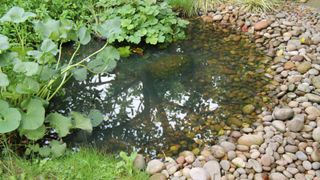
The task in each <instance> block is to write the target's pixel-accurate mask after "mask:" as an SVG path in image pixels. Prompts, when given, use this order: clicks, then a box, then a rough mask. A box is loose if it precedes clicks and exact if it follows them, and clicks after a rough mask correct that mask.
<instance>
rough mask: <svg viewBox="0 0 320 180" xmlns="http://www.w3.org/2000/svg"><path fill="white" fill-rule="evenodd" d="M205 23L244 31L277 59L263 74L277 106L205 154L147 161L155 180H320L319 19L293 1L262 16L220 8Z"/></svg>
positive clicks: (226, 134) (224, 136)
mask: <svg viewBox="0 0 320 180" xmlns="http://www.w3.org/2000/svg"><path fill="white" fill-rule="evenodd" d="M202 18H203V20H204V21H206V22H208V23H213V25H214V26H221V25H222V26H225V27H230V26H232V27H234V28H236V29H238V30H239V32H242V33H243V34H246V35H248V36H249V37H251V38H252V40H253V41H254V42H255V43H256V45H257V47H258V49H261V50H263V51H265V52H266V54H267V55H268V56H269V57H271V58H273V62H272V64H271V66H270V68H269V69H267V73H266V74H265V76H266V77H268V78H270V80H271V83H270V85H269V89H270V90H269V92H268V96H270V98H272V103H271V104H269V106H268V107H264V108H262V113H260V115H259V119H257V121H256V122H255V123H253V125H251V126H250V127H243V128H242V129H239V130H236V131H228V130H227V131H225V134H224V135H223V136H220V137H219V140H218V141H217V142H216V145H214V146H208V147H205V148H204V149H203V150H202V151H201V152H200V154H199V155H195V154H194V153H193V152H191V151H184V152H182V153H181V154H180V156H179V157H178V158H177V159H172V158H169V157H167V158H165V159H164V160H158V159H155V160H151V161H149V163H148V165H147V168H146V171H147V172H149V173H150V174H152V176H151V179H153V180H156V179H159V180H160V179H166V178H170V179H189V178H191V179H196V180H202V179H271V180H272V179H277V180H282V179H283V180H285V179H299V180H300V179H320V170H319V169H320V162H319V161H320V149H319V142H320V117H319V116H320V109H319V107H320V106H319V103H320V76H319V71H320V24H319V14H318V13H317V12H316V11H315V10H311V9H310V8H307V7H304V6H300V5H299V4H290V3H288V4H287V5H286V6H285V7H283V9H281V10H279V11H277V12H274V13H269V14H266V13H261V14H259V15H257V14H251V13H246V12H242V11H241V10H240V9H239V8H238V7H234V6H225V5H221V6H220V7H218V8H217V10H216V11H214V12H212V13H210V14H209V15H208V16H203V17H202ZM139 158H141V157H140V156H139ZM138 160H139V159H138ZM138 160H137V161H138Z"/></svg>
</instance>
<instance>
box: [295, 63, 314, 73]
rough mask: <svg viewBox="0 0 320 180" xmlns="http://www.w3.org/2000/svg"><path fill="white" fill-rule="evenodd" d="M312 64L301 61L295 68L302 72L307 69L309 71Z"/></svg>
mask: <svg viewBox="0 0 320 180" xmlns="http://www.w3.org/2000/svg"><path fill="white" fill-rule="evenodd" d="M311 66H312V64H311V63H310V62H303V63H300V64H298V65H297V70H298V71H299V72H300V73H301V74H304V73H306V72H307V71H309V69H310V68H311Z"/></svg>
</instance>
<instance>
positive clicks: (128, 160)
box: [117, 151, 138, 176]
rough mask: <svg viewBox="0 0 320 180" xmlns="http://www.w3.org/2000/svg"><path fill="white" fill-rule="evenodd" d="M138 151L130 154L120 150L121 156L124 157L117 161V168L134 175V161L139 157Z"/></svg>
mask: <svg viewBox="0 0 320 180" xmlns="http://www.w3.org/2000/svg"><path fill="white" fill-rule="evenodd" d="M137 155H138V154H137V152H132V153H131V154H130V155H129V156H128V155H127V153H125V152H122V151H121V152H120V154H119V156H120V157H121V158H122V161H120V162H118V163H117V169H118V170H119V171H124V172H127V173H128V174H129V175H130V176H132V175H133V171H134V168H133V162H134V160H135V158H136V157H137Z"/></svg>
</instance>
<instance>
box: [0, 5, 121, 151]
mask: <svg viewBox="0 0 320 180" xmlns="http://www.w3.org/2000/svg"><path fill="white" fill-rule="evenodd" d="M34 17H35V14H34V13H31V12H25V11H24V9H22V8H20V7H13V8H11V9H10V10H9V11H8V12H7V13H6V14H5V15H4V16H3V17H2V18H1V22H2V23H7V24H9V25H11V26H12V27H15V28H14V29H15V33H16V34H17V37H18V38H19V42H20V43H10V39H9V38H8V37H7V36H5V35H0V38H1V39H2V40H3V41H1V44H0V48H1V52H0V89H1V91H0V99H1V100H0V125H1V127H0V133H1V134H3V133H10V132H14V131H16V130H18V132H19V134H20V136H21V137H26V138H27V139H29V140H31V141H36V140H39V139H41V138H43V137H44V135H45V134H46V132H47V131H48V130H49V129H54V130H55V131H56V132H57V134H58V135H59V137H65V136H66V135H68V134H69V133H70V131H71V130H72V129H83V130H86V131H89V132H91V131H92V128H93V127H95V126H97V125H99V124H100V123H101V122H102V121H103V115H102V114H101V113H100V112H98V111H97V110H92V111H91V112H90V113H89V115H88V116H87V115H83V114H80V113H78V112H71V113H70V115H69V116H64V115H62V114H58V113H50V114H48V115H47V116H46V112H45V106H46V105H47V104H48V102H49V101H50V100H51V99H52V98H53V97H54V96H55V95H56V94H57V93H59V91H60V89H61V88H62V87H63V85H64V84H65V83H66V82H67V80H68V79H70V78H71V77H72V76H74V77H75V79H77V80H84V79H85V78H86V77H87V73H88V72H95V73H106V72H110V71H112V70H113V68H114V67H115V66H116V63H117V60H119V59H120V55H119V52H118V50H117V49H116V48H114V47H112V46H110V45H109V44H108V41H107V42H106V43H105V45H104V46H103V47H102V48H101V49H99V50H97V51H96V52H94V53H92V54H91V55H89V56H87V57H85V58H83V59H80V60H78V61H76V60H75V58H76V56H77V53H78V51H79V49H80V46H81V45H86V44H88V43H89V42H90V40H91V33H90V31H89V30H88V28H86V27H85V26H82V27H79V28H77V27H76V26H75V25H74V22H73V21H71V20H68V19H64V20H52V19H49V20H46V21H39V20H37V21H35V22H34V23H33V26H34V28H35V32H37V34H38V35H39V37H40V39H42V43H41V44H40V45H38V48H37V49H33V47H29V46H27V44H26V43H25V40H24V39H25V38H27V37H25V36H23V34H21V32H20V31H19V28H20V26H21V24H22V23H30V20H29V19H30V18H34ZM105 23H106V24H109V26H108V27H107V28H104V27H101V28H100V31H101V32H102V33H103V36H105V37H108V38H110V37H113V36H115V35H117V34H119V33H120V32H121V29H120V20H119V19H116V18H115V19H110V20H106V22H105ZM69 41H74V42H75V46H76V49H75V50H74V52H73V54H72V56H71V57H70V59H62V58H61V57H62V53H63V51H62V49H63V43H65V42H69ZM65 146H66V145H65V144H64V143H62V144H61V143H60V142H58V141H52V142H51V143H50V146H49V147H50V153H45V152H48V151H45V150H46V149H48V148H47V147H43V148H36V147H34V146H30V148H29V149H30V150H32V151H33V152H39V153H40V152H41V153H40V154H44V155H47V154H51V155H52V156H54V157H59V156H61V155H62V154H63V152H64V150H65ZM43 149H44V150H43Z"/></svg>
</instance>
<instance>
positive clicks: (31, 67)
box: [13, 62, 39, 76]
mask: <svg viewBox="0 0 320 180" xmlns="http://www.w3.org/2000/svg"><path fill="white" fill-rule="evenodd" d="M38 69H39V64H38V63H35V62H18V63H16V64H15V65H14V67H13V71H15V72H17V73H24V74H25V75H26V76H33V75H35V74H37V72H38Z"/></svg>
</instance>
